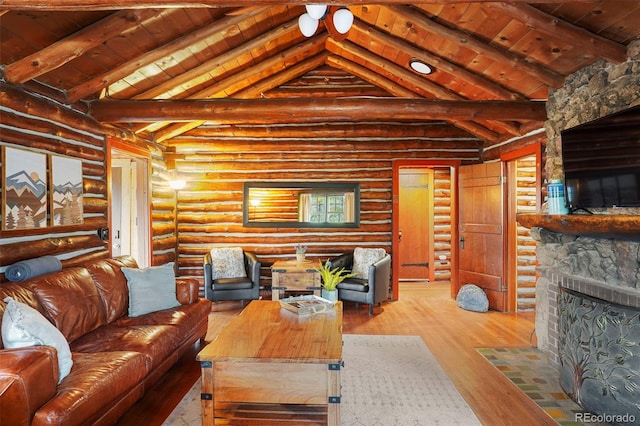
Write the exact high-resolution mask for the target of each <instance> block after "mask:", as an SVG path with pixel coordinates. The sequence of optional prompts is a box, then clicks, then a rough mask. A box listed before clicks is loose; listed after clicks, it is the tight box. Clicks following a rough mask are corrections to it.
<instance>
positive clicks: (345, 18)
mask: <svg viewBox="0 0 640 426" xmlns="http://www.w3.org/2000/svg"><path fill="white" fill-rule="evenodd" d="M305 9H306V13H303V14H302V15H301V16H300V18H298V27H299V28H300V32H301V33H302V35H304V36H305V37H311V36H312V35H314V34H315V33H316V31H317V30H318V26H319V25H320V21H323V22H324V23H325V26H326V27H327V31H329V34H331V36H332V37H333V38H340V36H344V35H346V34H347V32H349V30H350V29H351V25H353V13H352V12H351V11H350V10H349V9H348V8H346V7H338V8H333V7H332V8H330V7H328V6H327V5H325V4H308V5H306V6H305ZM329 16H331V19H326V18H328V17H329ZM334 30H335V33H334Z"/></svg>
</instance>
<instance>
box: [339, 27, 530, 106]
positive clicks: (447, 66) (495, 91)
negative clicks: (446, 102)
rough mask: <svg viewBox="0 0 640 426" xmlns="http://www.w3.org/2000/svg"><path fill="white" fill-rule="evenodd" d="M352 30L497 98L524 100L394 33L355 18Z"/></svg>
mask: <svg viewBox="0 0 640 426" xmlns="http://www.w3.org/2000/svg"><path fill="white" fill-rule="evenodd" d="M349 31H350V32H351V31H359V32H361V33H363V34H366V35H367V37H368V38H370V39H371V40H372V41H375V42H377V43H380V44H382V45H386V46H389V47H391V48H393V49H394V50H397V51H399V52H405V53H407V54H408V55H410V56H413V57H416V58H420V59H422V60H424V61H425V62H427V63H428V64H430V65H433V66H434V67H435V68H436V69H437V70H439V71H442V72H446V73H448V74H451V75H452V76H455V77H456V78H459V79H461V80H463V81H466V82H467V83H469V84H471V85H473V86H474V87H479V88H481V89H483V90H485V91H486V92H488V93H489V94H491V95H492V96H493V97H494V98H495V99H504V100H513V101H515V100H524V97H523V96H520V95H519V94H517V93H514V92H511V91H510V90H508V89H506V88H504V87H502V86H500V85H499V84H497V83H494V82H493V81H491V80H488V79H487V78H484V77H482V76H481V75H478V74H475V73H473V72H471V71H469V70H467V69H466V68H464V67H461V66H459V65H456V64H455V63H453V62H449V61H447V60H446V59H444V58H442V57H440V56H438V55H436V54H434V53H432V52H429V51H427V50H423V49H421V48H419V47H416V46H414V45H412V44H410V43H407V42H405V41H404V40H401V39H398V38H397V37H394V36H392V35H389V34H386V33H384V32H382V31H380V30H378V29H376V28H374V27H372V26H370V25H367V24H365V23H363V22H361V21H359V20H355V21H354V23H353V26H352V27H351V30H349Z"/></svg>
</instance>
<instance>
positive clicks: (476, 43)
mask: <svg viewBox="0 0 640 426" xmlns="http://www.w3.org/2000/svg"><path fill="white" fill-rule="evenodd" d="M387 7H388V8H389V10H391V11H393V12H394V13H396V14H397V15H400V16H402V17H403V19H406V20H407V21H408V24H411V25H418V26H420V27H422V28H424V29H426V30H427V31H430V32H432V33H434V34H437V35H439V36H441V37H445V38H448V39H450V40H452V41H454V42H455V43H461V44H464V46H465V47H466V48H468V49H471V50H473V51H475V52H476V53H478V54H479V55H484V56H486V57H488V58H491V59H493V60H494V61H496V62H501V63H505V64H508V65H509V66H510V67H512V68H517V69H519V70H521V71H523V72H525V73H527V74H529V75H530V76H531V77H533V78H535V79H537V80H538V81H541V82H543V83H545V84H547V85H549V86H551V87H555V88H559V87H561V86H562V84H563V83H564V77H563V76H561V75H559V74H557V73H555V72H553V71H551V70H549V69H547V68H544V67H542V66H540V65H537V64H534V63H531V62H528V61H526V60H525V59H524V58H522V57H520V56H518V55H515V54H513V53H511V52H508V51H506V50H501V49H498V48H496V47H494V46H491V45H490V44H488V43H487V42H485V41H484V40H481V39H479V38H477V37H474V36H473V35H471V34H469V33H466V32H463V31H460V30H456V29H453V28H449V27H446V26H444V25H442V24H439V23H437V22H435V21H434V20H432V19H429V18H428V17H426V16H423V15H419V14H417V13H415V12H414V10H415V9H413V8H411V7H409V6H387Z"/></svg>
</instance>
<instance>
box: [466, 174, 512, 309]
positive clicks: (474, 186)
mask: <svg viewBox="0 0 640 426" xmlns="http://www.w3.org/2000/svg"><path fill="white" fill-rule="evenodd" d="M459 182H460V186H459V188H460V210H459V214H460V216H459V218H460V219H459V239H460V241H459V243H460V244H459V245H460V248H459V249H460V251H459V253H460V254H459V255H460V258H459V283H460V286H463V285H465V284H475V285H477V286H479V287H481V288H482V289H483V290H484V291H485V293H486V294H487V296H488V298H489V307H490V308H491V309H495V310H498V311H503V312H504V311H506V310H507V286H506V285H505V271H506V269H505V259H504V257H505V256H504V252H505V239H504V226H503V221H504V208H503V184H502V182H503V179H502V163H500V162H496V163H488V164H476V165H472V166H465V167H461V168H460V174H459Z"/></svg>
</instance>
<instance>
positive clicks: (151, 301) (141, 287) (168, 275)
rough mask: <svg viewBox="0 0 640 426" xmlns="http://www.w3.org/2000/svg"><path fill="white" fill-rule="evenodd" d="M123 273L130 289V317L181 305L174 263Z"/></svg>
mask: <svg viewBox="0 0 640 426" xmlns="http://www.w3.org/2000/svg"><path fill="white" fill-rule="evenodd" d="M122 273H123V274H124V276H125V277H126V278H127V285H128V287H129V316H130V317H138V316H140V315H144V314H148V313H150V312H156V311H161V310H163V309H169V308H175V307H176V306H179V305H180V302H178V298H177V296H176V277H175V273H174V271H173V262H169V263H167V264H164V265H161V266H151V267H149V268H141V269H138V268H122Z"/></svg>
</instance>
